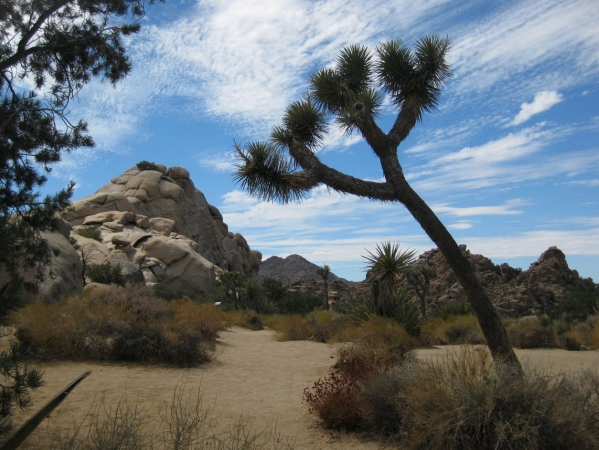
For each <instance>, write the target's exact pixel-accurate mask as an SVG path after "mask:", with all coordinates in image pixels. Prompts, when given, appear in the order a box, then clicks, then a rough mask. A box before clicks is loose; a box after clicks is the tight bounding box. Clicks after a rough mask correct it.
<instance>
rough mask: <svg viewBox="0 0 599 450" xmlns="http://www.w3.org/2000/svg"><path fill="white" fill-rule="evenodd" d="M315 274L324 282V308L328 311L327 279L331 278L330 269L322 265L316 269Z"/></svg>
mask: <svg viewBox="0 0 599 450" xmlns="http://www.w3.org/2000/svg"><path fill="white" fill-rule="evenodd" d="M316 273H317V274H318V276H320V278H322V281H323V282H324V306H325V308H326V310H327V311H328V310H329V278H330V276H331V268H330V267H329V266H328V265H326V264H325V265H323V266H322V267H318V268H317V269H316Z"/></svg>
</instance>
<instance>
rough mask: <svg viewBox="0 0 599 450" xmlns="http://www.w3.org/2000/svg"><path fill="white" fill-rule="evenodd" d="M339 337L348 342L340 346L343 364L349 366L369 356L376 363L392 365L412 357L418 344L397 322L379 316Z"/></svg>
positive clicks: (340, 362) (347, 330) (384, 365)
mask: <svg viewBox="0 0 599 450" xmlns="http://www.w3.org/2000/svg"><path fill="white" fill-rule="evenodd" d="M337 338H338V339H341V338H343V340H344V342H345V345H343V346H342V347H340V349H339V360H338V362H337V366H339V367H349V366H352V365H353V364H355V361H362V360H365V359H366V360H372V362H373V364H375V365H376V366H380V367H389V366H392V365H394V364H397V363H399V362H402V361H404V360H405V359H408V358H410V357H411V356H412V350H413V349H414V348H415V347H416V345H417V343H418V342H417V340H416V338H414V337H413V336H410V335H409V333H408V332H407V331H406V330H404V329H403V327H400V326H399V325H398V324H397V323H396V322H395V321H393V320H392V319H388V318H384V317H379V316H375V317H372V318H371V319H370V320H369V321H368V322H366V323H364V324H363V325H362V326H361V327H352V328H348V329H346V330H344V331H343V333H339V335H338V337H337Z"/></svg>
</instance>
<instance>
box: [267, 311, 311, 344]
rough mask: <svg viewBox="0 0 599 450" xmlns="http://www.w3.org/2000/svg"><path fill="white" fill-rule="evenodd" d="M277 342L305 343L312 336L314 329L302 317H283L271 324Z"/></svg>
mask: <svg viewBox="0 0 599 450" xmlns="http://www.w3.org/2000/svg"><path fill="white" fill-rule="evenodd" d="M273 330H274V331H275V332H276V333H277V340H279V341H305V340H309V339H310V338H311V337H312V335H313V334H314V327H313V326H311V325H310V324H309V323H308V322H307V321H306V319H305V318H304V317H302V316H298V315H288V316H283V317H282V318H281V320H279V321H278V322H276V323H274V324H273Z"/></svg>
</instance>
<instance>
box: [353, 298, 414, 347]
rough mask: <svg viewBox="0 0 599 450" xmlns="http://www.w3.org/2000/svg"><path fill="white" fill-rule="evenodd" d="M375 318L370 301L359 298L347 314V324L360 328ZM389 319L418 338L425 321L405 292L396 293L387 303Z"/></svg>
mask: <svg viewBox="0 0 599 450" xmlns="http://www.w3.org/2000/svg"><path fill="white" fill-rule="evenodd" d="M373 317H377V314H376V312H375V308H374V305H373V302H372V300H370V299H367V298H365V297H362V298H360V299H359V300H358V301H357V302H356V303H355V304H354V305H353V306H352V307H351V308H349V310H348V312H347V316H346V318H347V322H348V324H350V325H354V326H360V325H361V324H363V323H365V322H367V321H369V320H370V319H372V318H373ZM388 317H389V318H391V319H393V320H394V321H395V322H396V323H397V324H398V325H399V326H401V327H402V328H403V329H404V330H406V331H407V332H408V333H409V334H410V335H411V336H419V335H420V331H421V328H422V326H423V325H424V323H426V320H425V319H424V318H422V317H421V316H420V311H419V309H418V306H417V305H416V304H415V303H413V302H412V301H411V300H410V299H409V298H408V297H407V295H406V293H405V291H403V290H399V291H397V292H396V293H395V294H394V295H393V297H391V299H390V301H389V315H388Z"/></svg>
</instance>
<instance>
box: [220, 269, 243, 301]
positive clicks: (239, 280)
mask: <svg viewBox="0 0 599 450" xmlns="http://www.w3.org/2000/svg"><path fill="white" fill-rule="evenodd" d="M219 279H220V282H221V283H222V284H223V285H225V286H226V288H227V295H228V296H229V297H230V298H231V299H232V300H233V306H234V307H235V309H237V306H238V305H237V303H238V301H239V291H240V288H241V286H242V285H243V284H244V283H245V277H244V276H243V274H241V273H239V272H228V271H224V272H223V273H221V274H220V276H219Z"/></svg>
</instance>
